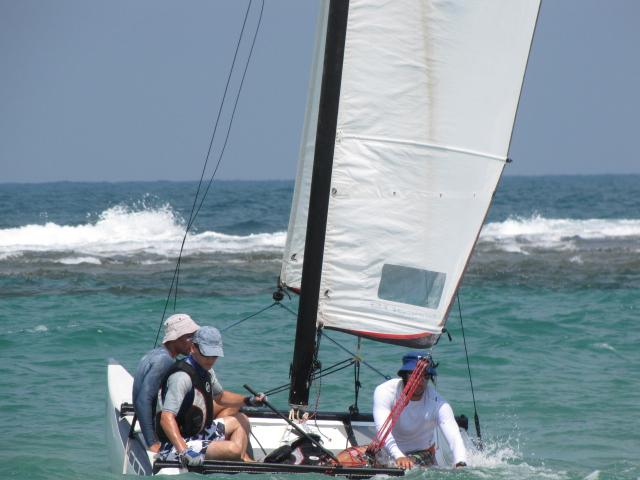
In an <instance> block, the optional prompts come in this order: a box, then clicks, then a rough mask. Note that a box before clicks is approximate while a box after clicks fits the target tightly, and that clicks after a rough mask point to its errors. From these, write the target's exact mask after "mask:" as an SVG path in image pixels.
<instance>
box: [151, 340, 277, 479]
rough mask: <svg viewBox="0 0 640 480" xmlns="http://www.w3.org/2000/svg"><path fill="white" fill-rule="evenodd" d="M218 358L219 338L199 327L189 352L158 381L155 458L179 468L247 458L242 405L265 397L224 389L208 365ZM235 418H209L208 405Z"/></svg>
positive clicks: (247, 426) (211, 414) (222, 353)
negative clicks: (173, 462)
mask: <svg viewBox="0 0 640 480" xmlns="http://www.w3.org/2000/svg"><path fill="white" fill-rule="evenodd" d="M223 356H224V351H223V349H222V335H221V334H220V332H219V331H218V329H217V328H215V327H200V328H199V329H198V330H197V331H196V332H195V334H194V335H193V338H192V342H191V353H190V355H189V356H188V357H186V358H185V359H184V360H183V361H180V362H177V363H175V364H174V366H173V367H172V368H171V369H170V370H169V372H168V373H167V374H166V376H165V377H164V380H163V382H162V386H161V388H160V393H159V395H158V406H157V416H156V433H157V434H158V437H159V438H160V440H161V442H162V446H161V448H160V458H162V459H163V460H176V459H177V460H180V462H181V463H182V464H183V465H184V466H188V467H194V466H198V465H202V463H203V461H204V459H205V458H208V459H217V460H250V457H248V456H247V446H248V431H249V422H248V419H247V417H246V416H245V415H244V414H243V413H237V411H238V410H239V409H240V407H242V406H244V405H254V406H256V405H259V404H261V403H262V401H263V400H264V399H266V397H265V396H264V395H263V394H260V395H258V396H257V397H244V396H242V395H240V394H238V393H234V392H230V391H228V390H224V389H223V388H222V385H221V384H220V382H219V381H218V379H217V378H216V374H215V371H214V370H213V366H214V364H215V363H216V361H217V360H218V358H220V357H223ZM214 400H215V401H216V403H217V404H219V405H222V406H223V407H230V408H232V409H235V410H234V411H235V412H236V414H234V415H229V416H224V417H222V418H220V417H215V416H214V411H213V407H214V402H213V401H214Z"/></svg>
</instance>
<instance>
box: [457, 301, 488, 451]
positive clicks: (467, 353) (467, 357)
mask: <svg viewBox="0 0 640 480" xmlns="http://www.w3.org/2000/svg"><path fill="white" fill-rule="evenodd" d="M456 299H457V300H458V313H459V314H460V327H461V328H462V343H464V355H465V357H466V359H467V371H468V372H469V383H470V384H471V398H472V399H473V420H474V423H475V426H476V435H477V437H478V448H479V449H480V450H482V449H483V445H482V434H481V433H480V417H478V409H477V408H476V395H475V392H474V390H473V380H472V379H471V367H470V365H469V352H468V351H467V338H466V337H465V335H464V324H463V323H462V307H461V306H460V295H459V294H458V292H456Z"/></svg>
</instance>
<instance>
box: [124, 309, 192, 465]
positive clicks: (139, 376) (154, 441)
mask: <svg viewBox="0 0 640 480" xmlns="http://www.w3.org/2000/svg"><path fill="white" fill-rule="evenodd" d="M199 328H200V327H199V326H198V324H197V323H196V322H194V321H193V319H192V318H191V317H190V316H189V315H187V314H186V313H176V314H175V315H171V316H170V317H169V318H167V320H166V321H165V322H164V338H163V339H162V345H161V346H160V347H158V348H155V349H153V350H151V351H150V352H148V353H147V354H146V355H145V356H144V357H142V360H140V363H139V364H138V368H137V370H136V374H135V376H134V379H133V407H134V409H135V412H136V416H137V418H138V421H139V422H140V429H141V430H142V435H143V436H144V440H145V442H146V443H147V448H148V449H149V450H151V451H152V452H155V453H157V452H158V450H159V449H160V440H159V439H158V436H157V435H156V433H155V429H154V418H153V407H154V405H155V402H156V398H157V396H158V390H159V389H160V384H161V383H162V379H163V378H164V376H165V375H166V373H167V372H168V371H169V369H170V368H171V366H172V365H173V364H174V362H175V358H176V356H178V355H188V354H189V352H190V351H191V339H192V337H193V334H194V333H195V332H196V331H197V330H198V329H199Z"/></svg>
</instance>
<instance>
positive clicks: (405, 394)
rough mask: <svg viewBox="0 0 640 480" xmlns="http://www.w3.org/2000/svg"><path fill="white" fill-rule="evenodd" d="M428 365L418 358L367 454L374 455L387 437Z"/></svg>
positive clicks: (425, 361)
mask: <svg viewBox="0 0 640 480" xmlns="http://www.w3.org/2000/svg"><path fill="white" fill-rule="evenodd" d="M428 366H429V361H428V360H427V359H426V358H421V359H420V360H418V363H417V364H416V368H415V369H414V370H413V372H412V373H411V375H410V376H409V378H408V379H407V383H406V385H405V386H404V389H403V390H402V392H401V393H400V396H399V397H398V399H397V400H396V401H395V403H394V404H393V407H392V408H391V411H390V412H389V416H388V417H387V418H386V420H385V421H384V423H383V424H382V426H381V427H380V430H378V433H376V436H375V438H374V439H373V441H372V442H371V443H370V444H369V446H368V447H367V454H369V455H370V456H375V454H376V453H378V451H379V450H380V449H381V448H382V446H383V445H384V442H385V441H386V440H387V437H388V436H389V434H390V433H391V431H392V430H393V427H394V425H395V424H396V422H397V421H398V418H399V417H400V414H401V413H402V411H403V410H404V408H405V407H406V406H407V405H408V404H409V400H411V397H412V396H413V394H414V393H415V391H416V389H417V388H418V386H419V385H420V384H421V383H424V381H425V379H424V372H425V370H426V369H427V367H428Z"/></svg>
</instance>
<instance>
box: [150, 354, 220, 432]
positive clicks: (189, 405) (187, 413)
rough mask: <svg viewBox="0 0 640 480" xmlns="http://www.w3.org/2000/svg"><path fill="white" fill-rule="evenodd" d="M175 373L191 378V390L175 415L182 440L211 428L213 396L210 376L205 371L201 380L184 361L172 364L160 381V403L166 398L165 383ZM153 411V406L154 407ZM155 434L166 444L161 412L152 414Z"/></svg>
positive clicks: (194, 370) (193, 369)
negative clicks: (183, 373)
mask: <svg viewBox="0 0 640 480" xmlns="http://www.w3.org/2000/svg"><path fill="white" fill-rule="evenodd" d="M176 372H185V373H186V374H188V375H189V377H190V378H191V390H190V391H189V393H187V395H186V396H185V397H184V400H182V405H180V410H178V414H177V415H176V422H177V424H178V428H179V429H180V434H181V435H182V437H183V438H188V437H192V436H194V435H197V434H199V433H200V432H202V431H204V430H205V429H207V428H209V427H210V426H211V423H212V422H213V395H212V393H211V374H210V373H209V372H207V371H205V372H204V373H205V375H204V377H205V378H203V377H202V376H201V375H200V374H199V373H198V372H197V371H196V369H195V368H194V367H193V366H192V365H191V364H190V363H189V362H188V361H186V360H181V361H179V362H176V363H174V364H173V366H172V367H171V368H170V369H169V371H168V372H167V373H166V375H165V376H164V379H163V380H162V385H161V386H160V391H159V395H160V397H161V398H162V402H163V403H164V400H165V398H166V396H167V382H168V381H169V377H170V376H171V375H172V374H174V373H176ZM154 410H155V406H154ZM154 415H155V429H156V434H157V435H158V438H159V439H160V441H161V442H168V441H169V438H168V437H167V435H166V434H165V433H164V429H163V428H162V426H161V425H160V418H161V415H162V412H157V413H156V412H154Z"/></svg>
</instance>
